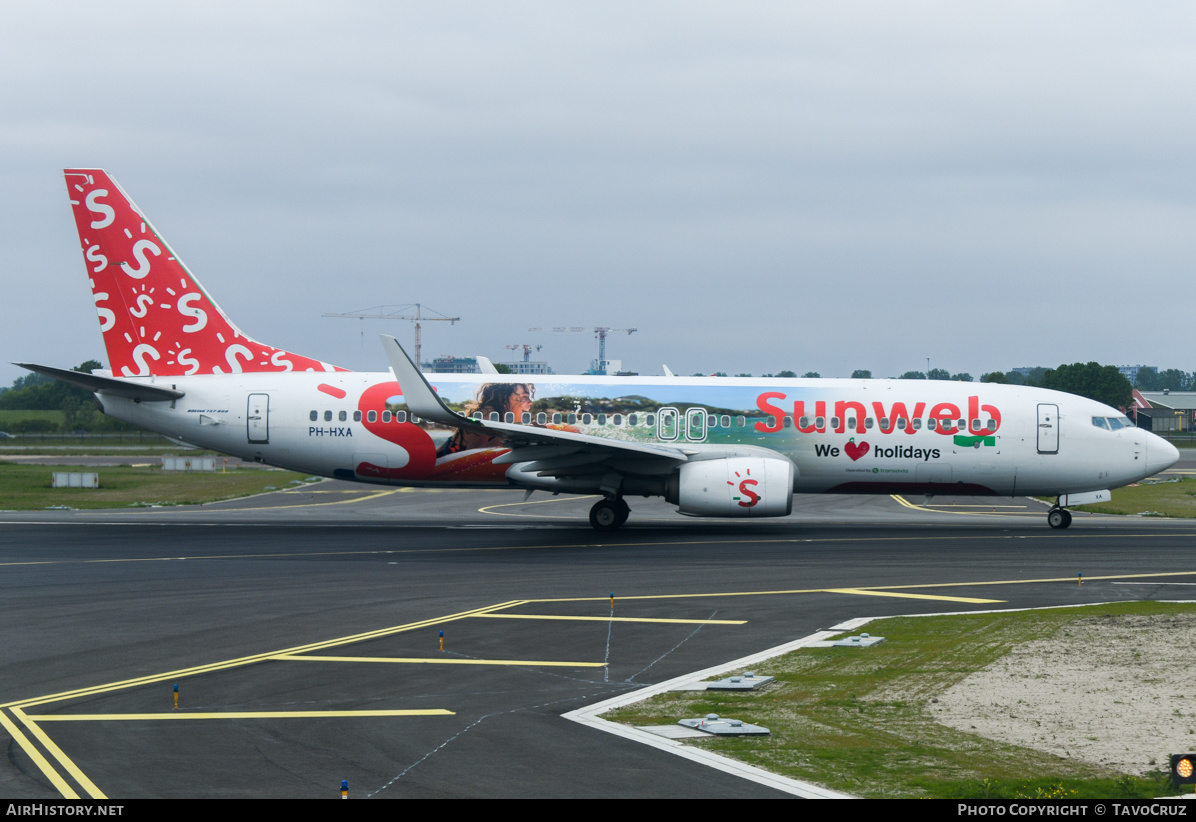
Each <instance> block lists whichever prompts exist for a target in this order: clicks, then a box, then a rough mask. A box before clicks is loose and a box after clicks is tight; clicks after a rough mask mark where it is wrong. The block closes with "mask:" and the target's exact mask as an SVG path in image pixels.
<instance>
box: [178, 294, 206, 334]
mask: <svg viewBox="0 0 1196 822" xmlns="http://www.w3.org/2000/svg"><path fill="white" fill-rule="evenodd" d="M202 299H203V297H202V296H201V295H199V294H196V293H195V292H192V293H190V294H184V295H183V296H181V297H179V313H180V314H183V315H185V316H187V317H194V318H195V322H193V323H191V324H190V325H184V326H183V331H184V332H185V333H187V334H193V333H195V332H196V331H198V330H199V329H201V328H203V327H204V326H205V325H207V324H208V313H207V312H206V311H204V310H203V309H202V308H199V307H197V306H193V305H189V303H193V302H195V301H196V300H202Z"/></svg>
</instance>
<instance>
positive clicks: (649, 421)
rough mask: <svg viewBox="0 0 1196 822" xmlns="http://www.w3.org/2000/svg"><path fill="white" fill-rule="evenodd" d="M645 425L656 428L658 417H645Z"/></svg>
mask: <svg viewBox="0 0 1196 822" xmlns="http://www.w3.org/2000/svg"><path fill="white" fill-rule="evenodd" d="M644 425H646V426H648V427H649V428H655V427H656V415H655V414H649V415H648V416H647V417H645V418H644Z"/></svg>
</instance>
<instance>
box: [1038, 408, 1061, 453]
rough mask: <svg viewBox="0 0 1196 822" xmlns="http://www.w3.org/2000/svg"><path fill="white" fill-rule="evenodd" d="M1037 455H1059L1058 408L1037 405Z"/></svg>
mask: <svg viewBox="0 0 1196 822" xmlns="http://www.w3.org/2000/svg"><path fill="white" fill-rule="evenodd" d="M1038 453H1040V454H1058V453H1059V406H1057V405H1054V404H1052V403H1045V402H1043V403H1039V404H1038Z"/></svg>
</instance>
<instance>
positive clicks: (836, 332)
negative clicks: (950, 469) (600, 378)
mask: <svg viewBox="0 0 1196 822" xmlns="http://www.w3.org/2000/svg"><path fill="white" fill-rule="evenodd" d="M0 70H2V72H3V75H2V78H3V82H0V179H2V181H3V189H2V194H0V243H2V250H3V257H2V258H0V259H2V263H0V264H2V265H3V267H4V269H3V270H4V273H3V284H4V289H3V296H2V297H0V311H2V312H3V315H2V322H0V355H2V359H3V361H4V362H3V364H2V365H0V384H3V385H8V384H9V383H11V381H12V379H14V378H15V377H17V376H18V375H20V374H23V373H24V372H23V371H21V370H20V369H17V368H16V367H14V366H10V365H8V362H9V361H12V360H18V361H26V360H28V361H33V362H40V363H45V364H49V365H57V366H70V365H75V364H77V363H79V362H81V361H83V360H85V359H89V358H96V359H101V360H105V361H106V358H105V356H104V354H103V347H102V342H101V338H100V333H99V323H98V321H97V319H96V314H95V310H94V308H93V306H92V299H91V295H90V293H89V292H88V289H87V279H86V274H85V269H84V267H83V260H82V256H81V253H80V251H79V241H78V237H77V234H76V232H75V227H74V223H73V220H72V218H71V213H70V209H69V207H68V204H67V197H66V190H65V185H64V183H63V179H62V169H63V168H64V167H69V166H94V167H101V168H105V169H107V170H108V171H109V172H110V173H112V175H113V176H114V177H115V178H116V179H117V180H119V181H120V183H121V185H122V186H123V187H124V189H125V190H126V191H127V192H128V193H129V194H130V196H131V197H132V198H133V199H134V200H135V201H136V202H137V204H138V205H139V206H140V207H141V209H142V210H143V211H145V212H146V214H147V215H148V216H149V217H150V219H152V220H153V222H154V224H155V226H156V227H157V228H158V230H159V231H160V232H161V233H162V234H163V235H164V237H165V238H166V239H167V241H169V242H170V244H171V245H172V247H173V248H174V250H175V251H176V252H177V253H178V255H179V256H180V257H181V258H182V259H183V260H184V261H185V262H186V263H187V264H188V266H189V267H190V268H191V270H192V272H193V273H194V274H195V276H196V277H197V278H198V279H199V280H200V281H201V282H202V283H203V284H204V285H205V287H206V288H207V290H208V291H209V293H211V294H212V296H213V297H214V298H215V299H216V300H217V301H219V303H220V304H221V306H222V307H223V308H224V310H225V311H226V312H227V313H228V314H229V315H230V316H231V318H232V319H233V320H234V321H235V322H236V323H237V324H238V325H239V326H240V327H241V328H242V329H243V330H244V331H245V332H246V333H248V334H250V335H251V336H253V337H255V338H257V339H259V340H261V341H263V342H266V343H269V344H271V345H275V346H278V347H282V348H287V349H290V350H292V351H295V352H296V353H299V354H303V355H307V356H312V357H316V358H319V359H322V360H325V361H328V362H333V363H336V364H339V365H343V366H346V367H349V368H353V369H362V370H382V369H384V368H385V367H386V362H385V358H384V356H383V354H382V351H381V348H380V346H379V345H378V343H377V335H378V334H379V333H382V332H387V333H392V334H394V335H395V336H397V337H398V338H399V340H400V341H401V342H403V343H404V344H405V345H410V343H411V339H412V328H411V324H410V323H393V324H388V323H384V322H379V321H373V320H365V321H362V320H345V319H327V318H323V317H322V316H321V315H322V314H323V313H325V312H349V311H358V310H361V309H365V308H370V307H373V306H378V305H392V306H397V305H401V304H405V303H415V302H419V303H423V304H424V305H425V306H428V307H430V308H432V309H435V310H437V311H440V312H442V313H444V314H448V315H452V316H460V317H461V318H462V321H461V322H460V323H458V324H456V325H449V324H448V323H428V324H427V325H426V326H425V329H424V354H425V358H428V357H429V356H430V355H436V354H442V353H452V354H458V355H472V354H483V355H486V356H489V357H490V358H492V359H494V360H496V361H501V360H503V359H508V358H510V357H511V353H510V352H508V351H507V350H506V349H505V348H504V346H505V345H508V344H520V343H536V344H542V345H543V346H544V347H543V349H542V351H541V352H540V353H539V355H538V356H537V357H535V358H537V359H546V360H548V361H549V362H550V363H551V364H552V365H553V367H554V368H555V369H556V370H557V371H558V372H559V373H562V372H576V371H580V370H582V369H584V368H585V367H587V366H588V364H589V360H590V359H592V358H594V357H595V356H596V353H597V343H596V341H595V340H594V339H593V335H592V334H580V333H548V332H545V333H534V332H529V331H528V329H529V328H530V327H534V326H545V327H550V326H590V327H593V326H599V325H605V326H611V327H615V328H629V327H635V328H638V329H639V331H638V332H637V333H636V334H634V335H631V336H628V335H626V334H620V335H613V336H612V337H611V340H610V342H609V351H608V355H609V356H610V357H612V358H615V359H622V360H623V362H624V367H626V368H631V369H634V370H637V371H640V372H641V373H660V364H661V363H662V362H663V363H667V364H668V365H669V366H670V367H671V368H672V369H673V370H674V371H675V372H677V373H687V374H688V373H693V372H696V371H702V372H704V373H711V372H714V371H725V372H729V373H732V374H734V373H737V372H750V373H753V374H757V375H758V374H761V373H764V372H775V371H779V370H782V369H791V370H793V371H796V372H797V373H799V374H800V373H803V372H805V371H818V372H820V373H821V374H822V375H823V376H848V375H849V374H850V373H851V371H852V370H853V369H856V368H867V369H870V370H871V371H872V372H873V374H874V375H875V376H895V375H898V374H900V373H902V372H904V371H908V370H924V369H925V367H926V359H927V357H929V358H930V363H931V367H941V368H946V369H948V370H950V371H952V372H955V371H969V372H971V373H972V374H973V375H975V376H976V377H977V378H978V377H979V376H980V374H981V373H983V372H986V371H991V370H1007V369H1009V368H1012V367H1014V366H1021V365H1040V364H1043V365H1057V364H1059V363H1062V362H1074V361H1088V360H1097V361H1099V362H1101V363H1105V364H1110V363H1111V364H1126V363H1138V362H1142V363H1147V364H1152V365H1158V366H1160V367H1177V368H1182V369H1184V370H1189V371H1190V370H1194V369H1196V351H1193V350H1192V346H1191V345H1190V343H1189V338H1188V336H1187V333H1186V332H1187V328H1188V322H1189V318H1191V317H1192V315H1193V307H1194V306H1193V303H1194V301H1196V296H1194V295H1196V288H1193V285H1194V283H1193V277H1192V273H1191V270H1192V265H1193V260H1196V231H1193V220H1194V217H1196V214H1194V205H1196V185H1194V182H1196V181H1194V179H1193V178H1194V173H1193V172H1194V168H1193V166H1194V164H1196V115H1194V113H1193V112H1194V109H1196V94H1194V93H1193V92H1194V91H1196V88H1194V87H1196V6H1193V5H1192V4H1190V3H1178V2H1176V3H1151V4H1145V5H1144V4H1126V3H1101V2H1082V3H1081V2H1074V3H1041V2H1032V3H1029V2H1027V3H1017V2H1001V3H959V2H944V3H917V2H901V3H893V2H877V3H868V2H849V3H816V4H815V3H801V2H778V3H768V2H754V3H729V2H728V3H706V2H692V1H690V2H677V3H644V2H635V3H619V2H602V3H578V2H572V3H558V2H545V3H523V2H506V3H483V2H477V3H460V2H438V3H426V2H425V3H401V2H385V3H352V2H338V3H335V4H332V3H306V2H285V3H252V2H237V3H228V4H225V3H216V2H204V3H170V4H162V3H94V2H92V3H74V2H55V3H44V2H14V0H5V2H4V4H3V5H2V6H0Z"/></svg>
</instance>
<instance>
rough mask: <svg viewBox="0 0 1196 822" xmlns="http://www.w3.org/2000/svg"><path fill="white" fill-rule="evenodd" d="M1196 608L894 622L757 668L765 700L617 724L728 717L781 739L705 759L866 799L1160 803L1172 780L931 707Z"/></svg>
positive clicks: (724, 747) (705, 704)
mask: <svg viewBox="0 0 1196 822" xmlns="http://www.w3.org/2000/svg"><path fill="white" fill-rule="evenodd" d="M1181 609H1183V610H1186V611H1187V612H1191V611H1192V610H1194V607H1193V606H1183V605H1169V604H1162V603H1152V602H1145V603H1124V604H1117V605H1104V606H1093V607H1091V608H1068V609H1057V610H1044V611H1025V612H1019V613H1003V614H974V615H965V616H949V617H921V618H897V619H887V620H881V621H877V622H873V623H871V624H869V626H868V628H867V630H868V632H869V633H871V634H873V635H877V636H884V637H886V639H887V641H886V642H884V643H882V644H881V645H878V646H876V647H873V648H868V649H858V650H848V649H841V648H810V649H804V650H800V651H796V652H794V653H791V654H786V655H785V656H781V657H777V658H776V659H773V660H770V661H768V662H766V663H763V664H760V665H757V666H754V667H753V670H754V672H756V673H759V674H767V675H771V676H775V677H776V679H777V681H776V682H775V683H773V684H772V685H770V686H769V687H768V688H767V689H765V690H763V691H762V692H759V693H724V692H678V693H669V694H663V695H661V696H658V697H655V698H653V699H650V700H647V701H645V702H642V703H639V704H636V705H632V706H629V707H627V708H624V709H621V710H619V711H617V712H612V713H611V714H608V715H607V718H608V719H612V720H614V721H618V722H624V723H628V724H632V725H662V724H671V723H674V722H676V721H677V720H678V719H682V718H686V717H695V716H703V715H705V714H708V713H716V714H719V715H720V716H728V717H732V718H735V719H741V720H743V721H745V722H750V723H753V724H756V725H763V726H765V727H767V728H769V729H770V730H771V732H772V733H771V735H770V736H769V737H755V738H753V737H742V738H723V739H719V738H712V739H709V740H706V739H702V740H695V744H697V745H698V746H700V747H702V748H706V749H709V750H711V751H715V752H718V753H720V754H723V755H725V756H729V757H731V758H733V759H739V760H741V761H743V762H747V763H749V764H751V765H755V766H757V767H760V768H764V769H766V770H769V771H772V772H774V773H779V774H783V775H785V776H789V777H792V778H794V779H800V780H803V781H807V782H813V783H816V784H820V785H825V786H827V787H830V788H832V789H834V790H838V791H842V792H844V793H849V794H853V795H856V796H865V797H934V798H964V797H992V798H996V797H1004V798H1017V797H1033V798H1041V797H1047V796H1059V797H1064V796H1075V797H1083V798H1104V797H1109V798H1112V797H1125V798H1133V797H1153V796H1165V795H1169V794H1173V793H1174V789H1173V788H1171V787H1170V786H1169V784H1168V780H1167V776H1166V774H1163V773H1161V772H1160V773H1159V774H1157V775H1152V776H1149V777H1135V776H1128V775H1125V774H1122V773H1119V772H1117V771H1111V770H1108V769H1105V768H1101V767H1099V766H1096V765H1090V764H1086V763H1082V762H1076V761H1072V760H1066V759H1061V758H1059V757H1056V756H1053V755H1050V754H1047V753H1043V752H1040V751H1036V750H1032V749H1028V748H1020V747H1017V746H1014V745H1010V744H1007V743H1003V742H997V741H994V740H990V739H987V738H984V737H981V736H976V735H973V734H968V733H964V732H962V731H957V730H955V729H953V728H948V727H946V726H944V725H940V724H938V723H937V722H935V721H934V719H933V718H932V717H931V714H930V711H929V709H928V705H929V703H930V700H931V698H932V697H934V696H936V695H938V694H941V693H942V692H943V691H945V690H947V689H948V688H950V687H951V686H952V685H954V684H956V683H957V682H959V681H960V680H962V679H964V678H965V677H966V676H967V675H969V674H970V673H972V672H974V671H978V670H980V669H982V668H984V667H986V666H987V665H989V664H990V663H992V662H993V661H995V660H996V659H998V658H999V657H1001V656H1003V655H1004V654H1006V653H1007V652H1008V651H1009V650H1010V649H1011V648H1013V647H1014V646H1015V645H1019V644H1022V643H1025V642H1029V641H1031V640H1036V639H1042V638H1045V637H1049V636H1051V635H1053V634H1054V633H1055V632H1056V631H1058V630H1059V629H1060V628H1062V627H1063V626H1064V625H1066V624H1067V623H1070V622H1073V621H1075V620H1077V619H1082V618H1085V617H1091V616H1096V615H1107V614H1113V615H1120V614H1158V613H1174V612H1176V611H1177V610H1181Z"/></svg>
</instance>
